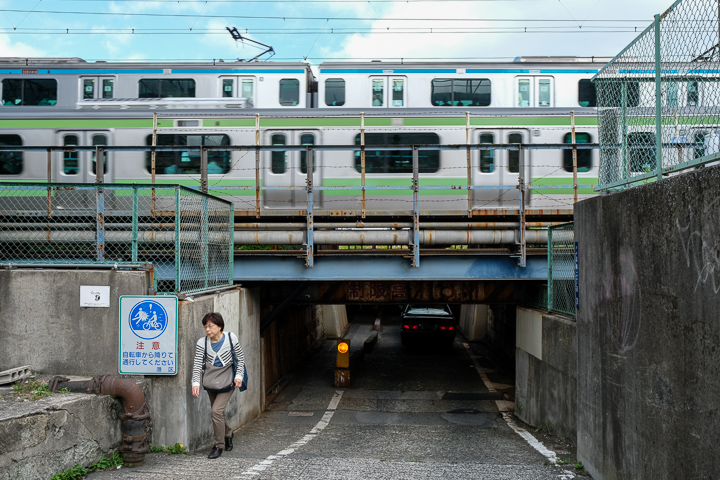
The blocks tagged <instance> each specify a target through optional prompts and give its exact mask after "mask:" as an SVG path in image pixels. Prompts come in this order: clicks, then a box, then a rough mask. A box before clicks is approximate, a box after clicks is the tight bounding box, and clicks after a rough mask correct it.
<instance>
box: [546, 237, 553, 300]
mask: <svg viewBox="0 0 720 480" xmlns="http://www.w3.org/2000/svg"><path fill="white" fill-rule="evenodd" d="M547 249H548V251H547V261H548V299H547V309H548V311H552V309H553V286H552V266H553V261H552V260H553V229H552V227H548V246H547Z"/></svg>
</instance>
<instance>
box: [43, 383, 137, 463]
mask: <svg viewBox="0 0 720 480" xmlns="http://www.w3.org/2000/svg"><path fill="white" fill-rule="evenodd" d="M63 388H67V389H68V390H69V391H71V392H77V393H94V394H96V395H101V394H102V395H110V396H111V397H114V398H121V399H122V400H123V407H124V412H123V414H122V415H121V416H120V430H121V431H122V445H120V455H121V456H122V458H123V461H124V462H125V463H128V464H132V465H135V466H138V465H142V464H143V462H144V461H145V454H146V453H147V451H148V448H149V447H148V443H147V434H146V433H145V423H144V422H145V420H147V419H148V418H150V411H149V410H148V408H147V405H146V404H145V395H144V394H143V392H142V390H140V387H138V386H137V384H136V383H135V382H133V381H130V380H126V379H124V378H117V377H113V376H112V375H101V376H97V377H93V378H91V379H90V380H84V381H75V382H71V381H70V379H68V378H65V377H54V378H53V379H52V380H50V383H49V384H48V389H49V390H50V391H51V392H56V393H57V392H58V391H60V390H61V389H63Z"/></svg>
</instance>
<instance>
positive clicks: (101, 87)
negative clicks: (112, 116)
mask: <svg viewBox="0 0 720 480" xmlns="http://www.w3.org/2000/svg"><path fill="white" fill-rule="evenodd" d="M80 80H81V88H82V92H81V96H82V99H83V100H92V99H95V98H113V96H114V87H115V79H113V78H103V77H81V78H80Z"/></svg>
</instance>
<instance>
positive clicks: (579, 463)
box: [574, 462, 585, 470]
mask: <svg viewBox="0 0 720 480" xmlns="http://www.w3.org/2000/svg"><path fill="white" fill-rule="evenodd" d="M574 466H575V470H585V467H584V466H583V464H582V462H577V463H576V464H575V465H574Z"/></svg>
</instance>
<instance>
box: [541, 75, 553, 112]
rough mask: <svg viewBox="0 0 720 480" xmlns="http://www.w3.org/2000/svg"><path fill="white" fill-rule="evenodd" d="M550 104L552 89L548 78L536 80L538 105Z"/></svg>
mask: <svg viewBox="0 0 720 480" xmlns="http://www.w3.org/2000/svg"><path fill="white" fill-rule="evenodd" d="M550 106H552V89H551V82H550V79H549V78H541V79H539V80H538V107H550Z"/></svg>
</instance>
